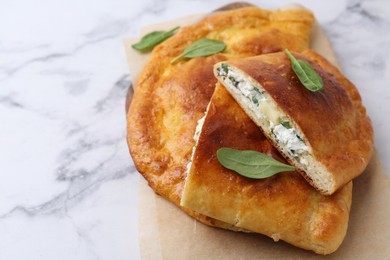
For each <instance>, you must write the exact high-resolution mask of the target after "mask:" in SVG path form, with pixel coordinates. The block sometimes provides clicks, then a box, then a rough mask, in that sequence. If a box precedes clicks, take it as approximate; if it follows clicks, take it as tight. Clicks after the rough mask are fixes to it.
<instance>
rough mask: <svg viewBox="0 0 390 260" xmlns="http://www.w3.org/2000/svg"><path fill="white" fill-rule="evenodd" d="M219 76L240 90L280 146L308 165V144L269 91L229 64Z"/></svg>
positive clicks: (236, 89)
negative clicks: (277, 105) (271, 98)
mask: <svg viewBox="0 0 390 260" xmlns="http://www.w3.org/2000/svg"><path fill="white" fill-rule="evenodd" d="M218 76H221V78H222V80H223V82H224V83H225V84H227V85H228V86H230V89H231V90H232V91H236V92H237V91H239V93H240V94H241V96H243V97H245V99H246V103H247V104H248V105H249V106H250V109H251V110H252V111H254V112H255V114H256V115H259V117H260V120H261V122H262V123H263V125H264V128H265V129H264V130H265V131H267V132H269V133H271V134H272V135H273V136H274V137H275V139H276V141H277V142H278V144H279V145H280V147H282V149H283V150H284V151H285V152H287V153H288V154H289V155H291V156H292V157H294V158H295V159H296V160H297V161H299V162H300V163H301V164H303V166H306V164H307V160H306V158H305V157H306V156H307V155H308V146H307V145H306V144H305V142H304V140H303V138H302V137H300V136H299V134H298V133H297V131H296V129H295V128H294V127H291V125H290V122H289V120H288V119H287V118H288V117H287V116H286V114H285V113H283V112H282V111H281V110H280V109H278V108H277V107H276V105H275V104H274V103H273V102H272V101H271V100H270V97H269V95H268V93H266V92H265V91H264V90H262V89H259V88H258V87H257V86H255V83H253V82H250V80H248V79H247V78H246V77H245V76H243V75H242V74H241V73H240V72H238V71H235V70H232V69H231V68H230V67H228V66H227V64H225V65H223V66H221V67H220V68H219V70H218ZM258 112H260V113H258Z"/></svg>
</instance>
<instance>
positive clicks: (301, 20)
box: [127, 7, 313, 225]
mask: <svg viewBox="0 0 390 260" xmlns="http://www.w3.org/2000/svg"><path fill="white" fill-rule="evenodd" d="M312 23H313V16H312V14H311V13H310V12H309V11H306V10H291V11H287V10H286V11H267V10H262V9H259V8H256V7H248V8H242V9H238V10H234V11H228V12H223V13H218V14H215V15H212V16H209V17H206V18H204V19H203V20H202V21H200V22H198V23H196V24H194V25H192V26H188V27H183V28H181V29H180V30H179V32H178V33H177V34H176V35H175V36H173V37H171V38H170V39H168V40H167V41H165V42H164V43H162V44H160V45H159V46H157V47H156V48H155V49H154V50H153V52H152V55H151V58H150V60H149V62H148V63H147V64H146V66H145V67H144V69H143V71H142V72H141V74H140V76H139V78H138V80H137V83H136V85H135V93H134V97H133V101H132V104H131V106H130V109H129V112H128V114H127V120H128V125H127V132H128V134H127V141H128V144H129V148H130V152H131V155H132V158H133V160H134V163H135V165H136V167H137V169H138V171H139V172H140V173H141V174H142V175H143V176H144V177H145V179H147V180H148V183H149V185H150V186H151V187H152V188H153V189H154V190H155V191H156V193H158V194H160V195H162V196H164V197H166V198H167V199H169V200H170V201H172V202H173V203H175V204H176V205H178V204H179V201H180V197H181V195H180V194H181V191H182V188H183V182H184V178H185V170H186V165H187V163H188V161H189V159H190V156H191V151H192V147H193V145H194V140H193V134H194V132H195V126H196V123H197V120H198V119H199V118H201V117H202V116H203V113H204V112H205V110H206V106H207V104H208V102H209V100H210V98H211V95H212V93H213V91H214V86H215V83H216V79H215V78H214V76H213V70H212V66H213V64H214V63H216V62H218V61H222V60H225V59H227V58H231V57H238V56H249V55H257V54H262V53H267V52H272V51H277V50H282V49H284V48H286V47H287V48H289V49H291V50H296V51H302V50H305V49H307V48H308V45H309V35H310V29H311V26H312ZM274 35H277V36H278V38H275V37H274ZM203 37H208V38H212V39H218V40H222V41H224V42H225V43H226V44H227V48H226V50H225V52H224V54H223V55H222V54H218V55H213V56H210V57H207V58H204V57H201V58H194V59H191V60H186V59H184V60H181V61H179V62H177V63H175V64H171V63H170V61H171V59H172V58H174V57H175V56H177V55H178V54H180V53H181V52H182V51H183V50H184V49H185V48H186V47H187V46H188V45H190V44H191V43H192V42H195V41H196V40H198V39H200V38H203ZM189 214H196V213H191V212H189ZM195 217H197V218H198V219H199V218H201V217H200V216H198V215H195ZM204 221H205V222H208V219H206V220H204ZM211 225H213V223H211Z"/></svg>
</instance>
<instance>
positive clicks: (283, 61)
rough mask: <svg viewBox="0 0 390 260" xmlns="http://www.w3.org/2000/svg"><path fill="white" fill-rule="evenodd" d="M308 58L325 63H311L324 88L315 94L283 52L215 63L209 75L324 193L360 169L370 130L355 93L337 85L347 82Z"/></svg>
mask: <svg viewBox="0 0 390 260" xmlns="http://www.w3.org/2000/svg"><path fill="white" fill-rule="evenodd" d="M304 53H305V52H304ZM308 54H309V56H313V55H314V57H315V58H317V59H322V60H321V61H322V62H323V64H322V65H324V64H325V66H324V67H325V68H323V67H321V66H319V65H316V64H314V65H315V68H316V69H317V71H320V75H322V78H323V80H324V84H325V87H324V90H323V91H321V92H320V93H313V92H310V91H309V90H307V89H305V88H304V86H303V85H302V84H301V83H300V82H299V81H298V79H297V77H296V76H295V75H294V74H293V71H292V69H291V67H290V64H289V60H288V58H287V57H286V56H285V54H284V53H283V52H279V53H275V54H268V55H261V56H257V57H251V58H246V59H239V60H234V61H229V62H220V63H217V64H216V65H215V66H214V74H215V76H216V77H217V78H218V80H219V81H220V82H221V83H222V85H223V86H224V87H225V88H226V89H227V90H228V92H229V93H230V94H231V95H232V96H233V97H234V99H235V100H236V101H237V103H238V104H240V106H241V107H242V108H243V110H244V111H245V112H246V113H247V114H248V115H249V117H250V118H251V119H252V120H253V121H254V122H255V123H256V124H257V125H258V126H259V127H260V128H261V129H262V131H263V132H264V134H265V135H266V136H267V137H268V138H269V139H270V141H271V142H272V143H273V144H274V145H275V147H276V148H277V149H278V150H279V151H280V152H281V153H282V154H283V155H284V157H285V158H286V159H287V160H288V161H289V162H290V163H292V164H293V165H295V166H296V167H297V168H298V170H299V171H300V172H301V173H302V175H303V176H304V177H305V178H306V179H307V180H308V182H309V183H310V184H311V185H312V186H313V187H315V188H316V189H317V190H318V191H320V192H321V193H322V194H325V195H330V194H333V193H334V192H335V191H336V190H337V189H338V188H340V187H341V186H343V185H345V184H346V183H348V182H349V181H351V180H352V179H353V178H354V177H356V176H358V175H360V174H361V173H362V172H363V171H364V169H365V167H366V166H367V164H368V162H369V159H370V157H371V154H372V150H373V141H372V140H373V133H372V126H371V123H370V120H369V119H368V117H367V116H366V115H365V109H364V107H363V106H362V104H361V100H360V96H359V95H358V92H357V91H356V92H354V93H353V94H354V96H351V95H350V94H351V90H350V91H348V89H345V88H344V86H343V83H346V82H347V83H349V84H350V85H352V84H351V83H350V82H349V81H348V80H346V79H345V78H344V79H345V80H344V82H340V81H339V79H340V77H342V75H341V73H340V72H339V71H338V70H337V69H335V68H334V67H331V68H330V69H329V70H327V69H328V68H329V66H331V65H330V64H329V63H326V62H325V61H324V59H323V58H321V57H320V56H319V55H318V54H315V53H314V52H313V51H308ZM295 55H298V56H299V57H300V58H303V59H305V60H307V61H308V62H311V63H313V62H312V61H311V60H310V59H308V58H306V57H305V56H304V55H302V54H297V53H296V54H295ZM330 71H331V72H335V71H336V72H338V73H340V75H336V76H334V75H332V74H331V73H329V72H330ZM350 85H348V87H349V88H353V90H356V89H355V88H354V86H353V85H352V87H351V86H350ZM348 92H349V93H348ZM356 93H357V95H356ZM356 99H357V100H356ZM359 101H360V102H359ZM356 103H357V105H358V106H359V107H356V106H357V105H356ZM333 115H334V117H333ZM332 117H333V118H332ZM295 119H298V121H300V122H297V120H295ZM362 122H363V123H362ZM322 128H323V129H322ZM328 133H329V135H328ZM321 139H322V140H321Z"/></svg>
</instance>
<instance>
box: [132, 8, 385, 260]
mask: <svg viewBox="0 0 390 260" xmlns="http://www.w3.org/2000/svg"><path fill="white" fill-rule="evenodd" d="M203 16H205V14H203V15H202V14H201V15H194V16H191V17H185V18H182V19H177V20H174V21H169V22H166V23H163V24H157V25H153V26H150V27H147V28H143V29H142V30H141V35H144V34H145V33H147V32H150V31H155V30H161V29H167V28H172V27H174V26H176V25H178V24H180V25H181V26H183V25H186V24H191V23H193V22H195V21H197V20H199V19H201V18H202V17H203ZM137 40H138V39H126V40H125V49H126V53H127V58H128V63H129V68H130V73H131V79H132V81H133V82H135V81H136V78H137V76H138V74H139V72H140V70H141V69H142V67H143V65H144V64H145V63H146V61H147V59H148V57H149V55H148V54H141V53H139V52H136V51H134V50H133V49H132V48H131V43H134V42H136V41H137ZM311 49H314V50H315V51H317V52H318V53H320V54H322V55H323V56H325V57H327V58H328V60H330V61H331V62H332V63H334V64H335V65H338V63H337V59H336V57H335V54H334V52H333V50H332V47H331V45H330V43H329V41H328V39H327V38H326V36H325V34H324V33H323V31H322V30H321V28H320V26H319V25H318V24H316V25H315V26H314V29H313V32H312V38H311ZM130 93H131V92H130ZM128 99H129V100H130V99H131V96H129V97H128ZM138 224H139V226H138V227H139V241H140V250H141V257H142V259H224V260H227V259H390V180H389V179H388V177H387V176H386V173H385V171H384V168H383V166H382V165H381V162H380V158H379V155H378V153H377V151H374V155H373V158H372V160H371V162H370V164H369V165H368V167H367V169H366V170H365V172H364V173H363V174H362V175H361V176H360V177H358V178H357V179H356V180H354V188H353V202H352V209H351V214H350V223H349V228H348V232H347V235H346V238H345V240H344V242H343V244H342V245H341V247H340V248H339V249H338V250H337V251H336V252H335V253H333V254H331V255H328V256H320V255H316V254H315V253H313V252H310V251H305V250H302V249H299V248H296V247H294V246H291V245H289V244H287V243H284V242H282V241H279V242H273V240H272V239H271V238H268V237H266V236H262V235H260V234H246V233H240V232H232V231H228V230H223V229H219V228H212V227H209V226H206V225H203V224H201V223H200V222H198V221H196V220H195V219H193V218H191V217H189V216H187V215H186V214H185V213H183V212H182V211H181V210H180V209H179V208H177V207H176V206H175V205H173V204H171V203H170V202H168V201H166V200H165V199H164V198H161V197H160V196H158V195H156V194H155V193H154V192H153V190H152V189H151V188H149V186H148V185H147V183H146V181H145V180H144V179H142V178H141V181H140V187H139V195H138Z"/></svg>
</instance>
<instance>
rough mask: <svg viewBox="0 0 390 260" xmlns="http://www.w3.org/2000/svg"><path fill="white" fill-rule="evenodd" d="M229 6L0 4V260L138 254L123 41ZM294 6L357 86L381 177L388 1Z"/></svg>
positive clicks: (386, 149)
mask: <svg viewBox="0 0 390 260" xmlns="http://www.w3.org/2000/svg"><path fill="white" fill-rule="evenodd" d="M228 2H229V1H207V0H191V1H174V0H161V1H159V0H144V1H134V0H111V1H108V0H96V1H87V0H77V1H76V0H69V1H63V0H62V1H60V0H54V1H45V0H29V1H27V0H25V1H23V0H2V1H0V172H1V173H0V174H1V183H0V234H1V236H0V259H139V258H140V253H139V246H138V238H137V222H136V220H137V210H136V204H137V181H138V178H139V176H138V174H137V173H136V171H135V168H134V166H133V163H132V161H131V159H130V157H129V153H128V150H127V146H126V142H125V123H126V122H125V111H124V102H125V101H124V100H125V94H126V91H127V87H128V85H129V84H130V78H129V73H128V69H127V64H126V60H125V54H124V49H123V46H122V40H123V38H125V37H134V36H137V35H138V33H139V29H140V28H141V27H142V26H145V25H148V24H152V23H156V22H162V21H164V20H167V19H172V18H175V17H180V16H185V15H189V14H194V13H201V12H208V11H210V10H213V9H215V8H217V7H219V6H221V5H224V4H226V3H228ZM251 2H252V3H255V4H258V5H259V6H263V7H267V8H274V7H278V6H281V5H284V4H287V3H290V2H291V1H286V0H278V1H272V2H271V1H265V0H264V1H251ZM294 2H298V3H301V4H303V5H305V6H307V7H308V8H310V9H311V10H313V11H314V13H315V15H316V16H317V18H318V20H319V22H320V23H321V25H322V26H323V27H324V29H325V32H326V33H327V35H328V36H329V38H330V40H331V42H332V43H333V46H334V49H335V51H336V53H337V56H338V57H339V60H340V63H341V66H342V68H343V71H344V72H345V74H346V75H347V76H348V77H349V78H350V79H351V80H352V81H353V82H355V83H356V85H357V87H358V89H359V90H360V92H361V94H362V96H363V101H364V103H365V105H366V107H367V110H368V113H369V115H370V117H371V119H372V122H373V125H374V129H375V142H376V148H377V150H378V151H379V154H380V155H381V157H382V160H383V164H384V166H385V168H386V169H387V172H388V173H389V172H390V161H389V160H387V159H388V158H389V157H390V146H389V143H388V140H389V138H388V137H387V133H389V132H390V121H389V120H387V117H388V115H390V105H389V102H390V88H389V86H388V85H389V82H390V61H389V60H390V34H389V28H390V1H387V0H371V1H368V0H367V1H364V0H344V1H341V0H337V1H309V0H307V1H303V0H301V1H299V0H298V1H297V0H295V1H294Z"/></svg>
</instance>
